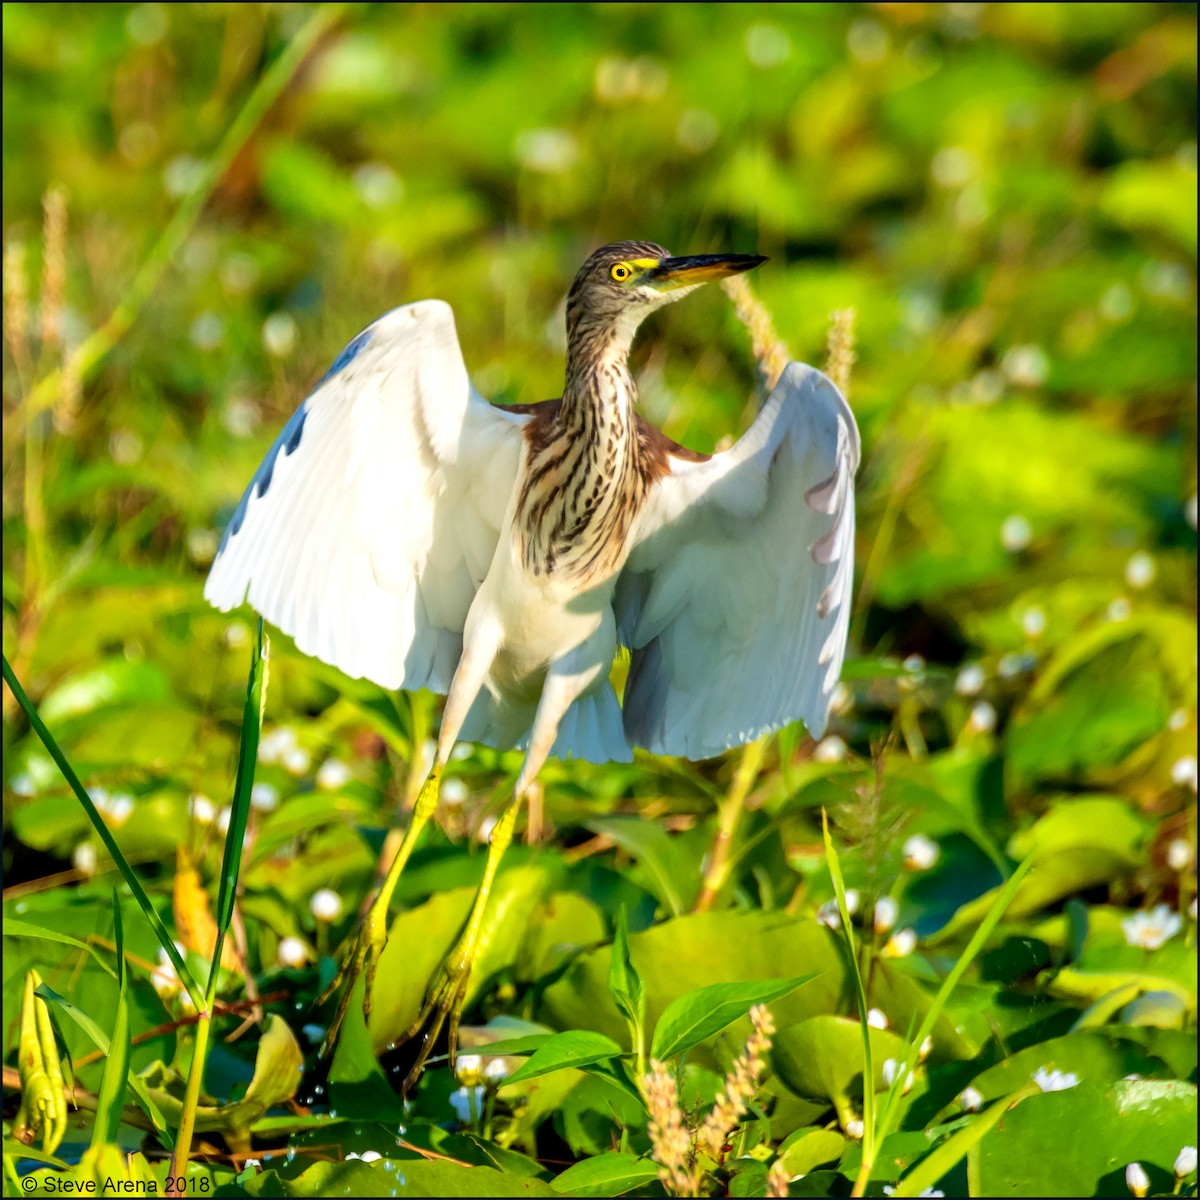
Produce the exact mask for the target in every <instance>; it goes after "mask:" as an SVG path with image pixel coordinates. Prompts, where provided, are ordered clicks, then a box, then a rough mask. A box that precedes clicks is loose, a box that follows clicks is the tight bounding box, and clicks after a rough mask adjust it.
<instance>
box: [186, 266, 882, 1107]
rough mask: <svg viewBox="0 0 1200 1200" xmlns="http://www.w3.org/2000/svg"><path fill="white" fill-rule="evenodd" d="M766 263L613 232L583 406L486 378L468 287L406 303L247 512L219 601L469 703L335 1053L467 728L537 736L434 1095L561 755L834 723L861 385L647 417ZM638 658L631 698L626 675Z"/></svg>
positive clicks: (384, 893) (812, 376)
mask: <svg viewBox="0 0 1200 1200" xmlns="http://www.w3.org/2000/svg"><path fill="white" fill-rule="evenodd" d="M764 261H765V260H764V259H763V258H762V257H760V256H757V255H745V254H702V255H696V256H691V257H683V258H675V257H672V256H671V255H670V254H669V253H668V252H667V251H666V250H664V249H663V248H662V247H661V246H658V245H654V244H653V243H648V242H618V243H615V244H613V245H608V246H604V247H602V248H601V249H599V250H597V251H596V252H595V253H594V254H593V255H592V256H591V257H590V258H589V259H588V260H587V261H586V262H585V263H584V264H583V266H582V267H581V268H580V270H579V273H578V274H577V275H576V276H575V280H574V282H573V283H572V285H571V289H570V292H569V294H568V296H567V304H566V323H567V364H566V381H565V383H564V386H563V393H562V397H561V399H558V400H548V401H545V402H544V403H540V404H528V405H507V406H502V405H493V404H490V403H488V402H487V401H486V400H484V399H483V398H482V397H481V396H480V395H479V394H478V393H477V392H476V391H475V390H474V389H473V387H472V386H471V382H470V380H469V379H468V377H467V370H466V366H465V365H464V362H463V356H462V351H461V350H460V348H459V344H458V339H457V336H456V333H455V327H454V318H453V315H452V313H451V310H450V307H449V305H447V304H445V303H443V302H442V301H440V300H423V301H420V302H418V303H415V304H408V305H405V306H403V307H401V308H397V309H394V310H393V311H391V312H389V313H388V314H387V315H385V316H383V317H380V318H379V320H377V321H375V323H374V324H372V325H370V326H368V327H367V328H366V329H365V330H363V332H362V333H360V334H359V335H358V336H357V337H356V338H355V339H354V340H353V341H352V342H350V344H349V345H348V346H347V347H346V348H345V350H343V351H342V353H341V354H340V355H339V356H338V358H337V359H336V361H335V362H334V363H333V365H332V367H331V368H330V369H329V371H328V372H327V374H326V375H325V376H324V378H323V379H322V380H321V381H320V382H319V383H318V384H317V386H316V388H315V389H314V390H313V392H312V393H311V394H310V395H309V396H308V398H307V399H306V400H305V401H304V403H303V404H301V406H300V408H299V409H298V410H297V411H296V413H295V415H294V416H293V417H292V418H291V420H290V421H288V423H287V425H286V426H285V427H284V429H283V431H282V433H280V435H279V437H278V439H277V440H276V442H275V444H274V445H273V446H272V447H271V449H270V451H269V452H268V454H267V456H266V458H265V459H264V461H263V463H262V465H261V466H260V467H259V469H258V471H257V472H256V474H255V476H254V478H253V479H252V480H251V482H250V485H249V487H248V488H247V489H246V493H245V495H244V496H243V497H242V500H241V503H240V504H239V505H238V507H237V509H236V511H235V513H234V515H233V518H232V520H231V521H230V523H229V527H228V529H227V530H226V532H225V536H224V540H223V542H222V544H221V548H220V551H219V553H218V554H217V557H216V560H215V562H214V563H213V567H212V571H211V574H210V575H209V577H208V581H207V584H206V586H205V590H204V594H205V596H206V597H207V599H208V600H209V601H210V602H211V603H212V604H214V605H215V606H216V607H217V608H219V609H222V610H229V609H231V608H233V607H235V606H236V605H239V604H241V603H242V602H243V601H244V600H248V601H249V603H250V605H251V606H252V607H253V608H255V609H257V610H258V612H260V613H261V614H262V615H263V616H264V617H265V618H266V619H267V620H269V621H270V622H272V623H273V624H275V625H277V626H278V627H279V628H280V629H282V630H283V631H284V632H286V633H288V634H290V635H291V636H292V637H293V638H294V639H295V642H296V645H297V646H298V647H299V648H300V649H301V650H302V651H304V652H306V653H308V654H312V655H315V656H316V657H317V658H319V659H322V660H323V661H324V662H327V663H331V664H332V665H334V666H336V667H338V668H340V669H341V670H342V671H344V672H345V673H346V674H347V675H349V676H352V677H354V678H360V677H365V678H366V679H370V680H373V681H374V682H375V683H377V684H380V685H381V686H383V687H385V688H408V689H417V688H428V689H430V690H431V691H433V692H437V693H440V694H442V695H444V696H445V697H446V702H445V708H444V711H443V715H442V723H441V729H440V733H439V736H438V740H437V751H436V756H435V760H434V763H433V766H432V769H431V770H430V772H429V777H428V779H427V780H426V782H425V783H424V785H423V787H422V788H421V790H420V793H419V795H418V796H417V799H416V802H415V805H414V807H413V810H412V814H411V819H410V821H409V824H408V827H407V830H406V832H405V834H404V837H403V840H402V842H401V844H400V848H399V850H398V851H397V853H396V856H395V859H394V860H393V861H392V863H391V866H390V868H389V870H388V872H387V875H386V877H385V879H384V881H383V883H382V885H381V886H380V888H379V891H378V892H377V894H376V895H375V897H374V899H373V901H372V902H371V905H370V907H369V908H368V910H367V912H366V914H365V916H364V918H363V920H362V922H361V924H360V926H359V928H358V930H357V932H356V934H355V936H354V939H353V941H352V943H351V944H350V946H349V948H348V951H347V953H346V955H345V957H344V959H343V963H342V967H341V970H340V971H339V974H338V977H337V979H335V980H334V983H333V985H331V988H330V990H329V992H327V996H328V995H331V994H332V992H333V990H334V989H336V988H338V987H341V988H342V991H341V995H340V997H339V1004H338V1008H337V1011H336V1013H335V1016H334V1019H333V1022H332V1023H331V1025H330V1029H329V1034H328V1037H327V1040H326V1048H328V1047H329V1046H330V1045H332V1042H333V1039H335V1038H336V1037H337V1034H338V1030H339V1029H340V1027H341V1024H342V1021H343V1018H344V1017H345V1015H346V1012H347V1010H348V1007H349V1004H350V1002H351V1001H350V996H351V992H352V987H353V984H354V982H355V980H356V979H357V977H358V976H359V975H360V974H362V973H364V972H365V975H366V980H365V983H366V987H365V991H364V997H365V998H364V1008H369V1005H370V1001H371V993H372V984H373V980H374V974H375V967H376V964H377V962H378V960H379V955H380V953H381V952H382V949H383V946H384V944H385V941H386V938H387V915H388V906H389V903H390V900H391V897H392V893H393V891H394V890H395V887H396V884H397V882H398V880H399V878H400V874H401V871H402V870H403V868H404V864H405V863H406V861H407V860H408V858H409V855H410V854H411V853H412V850H413V847H414V845H415V844H416V842H417V839H418V838H419V837H420V834H421V831H422V829H423V828H424V826H425V825H426V824H427V823H428V822H429V820H430V818H431V817H432V816H433V814H434V812H435V810H436V808H437V804H438V793H439V785H440V780H441V775H442V771H443V768H444V767H445V765H446V762H447V761H448V759H449V757H450V754H451V751H452V750H453V748H454V745H455V743H456V742H457V741H459V740H460V739H461V740H468V741H476V742H483V743H486V744H487V745H489V746H494V747H498V748H509V747H513V746H521V747H523V748H524V750H525V759H524V764H523V766H522V768H521V771H520V774H519V775H518V777H517V780H516V784H515V787H514V790H513V794H512V798H511V801H510V802H509V803H508V805H507V807H506V808H505V810H504V812H503V814H502V815H501V816H500V817H499V819H498V820H497V821H496V823H495V825H494V826H493V828H492V832H491V835H490V838H489V844H488V851H487V859H486V864H485V868H484V873H483V882H482V883H481V885H480V887H479V892H478V894H477V896H476V898H475V901H474V903H473V905H472V908H471V910H470V914H469V916H468V917H467V921H466V925H465V927H464V929H463V930H462V933H461V936H460V938H459V940H458V942H457V944H456V945H455V946H454V948H453V949H452V950H451V952H450V954H449V955H448V956H447V958H446V959H445V961H444V962H443V964H442V966H441V968H440V969H439V971H438V972H437V974H436V975H435V976H434V978H433V979H432V981H431V982H430V984H429V987H428V989H427V991H426V995H425V1001H424V1004H423V1007H422V1011H421V1013H420V1015H419V1017H418V1019H417V1021H416V1023H415V1024H414V1026H413V1028H412V1029H411V1030H409V1032H408V1035H407V1036H409V1037H413V1036H415V1035H416V1034H417V1033H420V1032H422V1031H424V1040H423V1043H422V1044H421V1047H420V1049H419V1053H418V1059H417V1063H416V1065H415V1066H414V1068H413V1071H412V1073H411V1074H410V1076H409V1078H408V1080H407V1081H406V1085H405V1086H406V1087H407V1086H408V1085H409V1084H411V1082H412V1081H413V1080H414V1079H415V1078H416V1077H417V1075H418V1074H419V1072H420V1070H421V1068H422V1067H423V1065H424V1062H425V1060H426V1058H427V1057H428V1054H429V1052H430V1050H431V1049H432V1046H433V1042H434V1039H435V1037H436V1036H437V1035H438V1034H439V1033H440V1031H441V1029H442V1028H443V1026H444V1025H445V1024H446V1022H447V1020H448V1021H449V1031H448V1032H449V1038H450V1053H451V1058H452V1060H453V1056H454V1053H455V1046H456V1042H457V1031H458V1021H459V1016H460V1013H461V1009H462V1006H463V1001H464V997H465V993H466V987H467V981H468V978H469V975H470V971H471V965H472V961H473V958H474V957H475V954H476V952H477V950H478V947H479V940H480V931H481V928H482V926H483V919H484V911H485V905H486V903H487V898H488V893H489V891H490V890H491V887H492V883H493V881H494V879H495V876H496V871H497V868H498V867H499V865H500V859H501V856H502V855H503V853H504V851H505V848H506V847H507V846H508V844H509V842H510V841H511V840H512V837H513V829H514V825H515V823H516V820H517V815H518V812H519V810H520V807H521V803H522V800H523V798H524V796H525V794H526V792H527V790H528V789H529V787H530V785H531V783H532V782H533V780H534V779H535V777H536V776H537V773H538V771H539V770H540V769H541V767H542V765H543V763H544V762H545V761H546V758H547V756H548V755H551V754H554V755H558V756H560V757H567V756H575V757H577V758H583V759H586V760H588V761H590V762H594V763H606V762H610V761H614V760H615V761H619V762H629V761H630V760H631V758H632V751H631V747H634V746H641V747H643V748H645V749H646V750H649V751H651V752H653V753H655V754H670V755H683V756H685V757H687V758H690V759H702V758H708V757H711V756H713V755H717V754H720V753H721V752H722V751H724V750H727V749H728V748H730V747H732V746H736V745H740V744H742V743H745V742H748V741H751V740H752V739H755V738H758V737H760V736H762V735H764V734H766V733H768V732H770V731H772V730H775V729H778V728H780V727H781V726H782V725H785V724H787V723H789V722H791V721H795V720H797V719H799V720H802V721H803V722H804V724H805V725H806V726H807V727H808V730H809V732H810V733H811V734H812V735H813V736H816V737H819V736H820V735H821V733H822V732H823V730H824V728H825V723H826V719H827V717H828V713H829V705H830V699H831V696H832V693H833V690H834V686H835V684H836V683H837V680H838V675H839V672H840V670H841V665H842V659H843V656H844V654H845V647H846V633H847V625H848V621H849V608H850V603H849V602H850V590H851V581H852V573H853V541H854V474H855V471H856V469H857V467H858V460H859V440H858V430H857V428H856V426H855V422H854V417H853V415H852V414H851V412H850V409H849V407H848V406H847V404H846V402H845V400H844V399H843V398H842V396H841V394H840V393H839V392H838V390H837V388H836V387H835V386H834V385H833V384H832V383H831V382H830V381H829V379H827V378H826V377H825V376H824V375H822V374H821V373H820V372H819V371H817V370H814V369H813V368H812V367H809V366H805V365H803V364H801V363H796V362H793V363H789V364H788V366H787V367H786V368H785V370H784V371H783V373H782V375H781V376H780V378H779V381H778V383H777V384H776V385H775V387H774V389H773V390H772V391H771V394H770V397H769V398H768V399H767V401H766V404H765V405H764V406H763V408H762V410H761V411H760V412H759V414H758V416H757V418H756V420H755V421H754V423H753V424H752V425H751V427H750V429H749V430H748V431H747V432H746V433H745V434H744V435H743V436H742V438H741V439H740V440H739V441H738V442H737V443H736V444H735V445H734V446H733V447H732V448H730V449H728V450H725V451H722V452H720V453H717V454H712V455H709V454H700V453H696V452H695V451H692V450H688V449H686V448H685V447H683V446H680V445H678V444H677V443H675V442H673V441H671V440H670V439H669V438H667V437H666V436H664V435H663V434H662V433H660V432H659V431H658V430H657V429H655V428H654V427H653V426H652V425H650V424H648V423H647V422H646V421H644V420H643V419H642V417H640V416H639V415H638V414H637V412H636V411H635V408H634V405H635V401H636V399H637V390H636V388H635V386H634V381H633V378H632V376H631V375H630V373H629V367H628V356H629V348H630V344H631V342H632V340H633V337H634V334H635V332H636V331H637V328H638V326H639V325H640V324H641V322H642V320H643V319H644V318H645V317H646V316H647V315H649V314H650V313H651V312H653V311H654V310H655V309H656V308H660V307H662V306H663V305H665V304H668V303H670V302H671V301H673V300H678V299H679V298H680V297H682V296H684V295H686V294H687V293H688V292H690V291H692V290H694V289H695V288H697V287H699V286H700V285H701V284H703V283H706V282H708V281H709V280H714V279H721V278H723V277H725V276H729V275H734V274H737V273H739V272H741V271H748V270H750V269H751V268H753V267H756V266H758V265H759V264H760V263H762V262H764ZM619 645H621V646H625V647H627V648H628V650H629V652H630V655H631V659H630V664H629V673H628V678H627V681H626V684H625V688H624V695H623V699H622V700H621V701H618V699H617V695H616V693H615V691H614V689H613V685H612V683H611V682H610V679H609V672H610V669H611V667H612V664H613V658H614V656H615V655H616V653H617V648H618V646H619Z"/></svg>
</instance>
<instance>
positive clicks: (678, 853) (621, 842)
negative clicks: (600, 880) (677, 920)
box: [588, 816, 696, 917]
mask: <svg viewBox="0 0 1200 1200" xmlns="http://www.w3.org/2000/svg"><path fill="white" fill-rule="evenodd" d="M588 828H589V829H590V830H592V831H593V832H594V833H602V834H606V835H607V836H608V837H610V838H612V840H613V841H614V842H616V843H617V845H618V846H620V847H621V849H622V850H625V851H627V852H628V853H629V854H632V855H633V857H634V858H636V859H637V861H638V862H639V863H640V864H641V865H642V866H643V867H644V868H645V869H646V872H647V874H648V875H649V877H650V880H651V883H652V884H653V887H654V890H655V892H656V893H657V895H658V898H659V899H660V900H661V901H662V902H663V904H665V905H666V906H667V908H669V909H670V910H671V912H672V914H673V915H675V916H677V917H678V916H681V915H682V914H683V913H684V912H685V911H686V909H687V900H686V899H685V898H684V893H683V891H682V890H681V888H680V885H679V881H680V880H681V879H687V878H695V876H696V872H695V870H694V869H692V864H690V863H688V862H687V861H685V860H686V855H684V853H683V852H682V849H681V847H680V846H679V845H678V843H677V842H676V841H673V840H672V838H671V837H670V835H669V834H668V833H667V831H666V830H665V829H663V827H662V826H661V825H656V824H655V823H654V822H652V821H643V820H642V819H641V818H640V817H632V816H616V817H597V818H596V819H595V820H592V821H589V822H588Z"/></svg>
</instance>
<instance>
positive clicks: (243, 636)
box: [222, 621, 250, 650]
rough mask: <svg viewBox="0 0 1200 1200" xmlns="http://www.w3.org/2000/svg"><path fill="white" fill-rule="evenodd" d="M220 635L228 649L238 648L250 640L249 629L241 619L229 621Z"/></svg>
mask: <svg viewBox="0 0 1200 1200" xmlns="http://www.w3.org/2000/svg"><path fill="white" fill-rule="evenodd" d="M222 636H223V637H224V640H225V645H226V646H228V647H229V648H230V650H240V649H241V648H242V647H243V646H245V645H246V644H247V643H248V642H249V641H250V630H248V629H247V628H246V627H245V625H243V624H242V623H241V621H230V622H229V624H228V625H226V626H225V633H224V634H223V635H222Z"/></svg>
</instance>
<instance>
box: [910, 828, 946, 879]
mask: <svg viewBox="0 0 1200 1200" xmlns="http://www.w3.org/2000/svg"><path fill="white" fill-rule="evenodd" d="M941 853H942V851H941V847H939V846H938V844H937V842H935V841H934V840H933V838H931V837H926V835H925V834H923V833H914V834H913V835H912V837H910V838H909V839H908V841H906V842H905V843H904V865H905V866H906V867H907V868H908V869H909V870H910V871H928V870H929V868H930V867H932V866H933V865H934V863H936V862H937V860H938V858H939V857H940V856H941Z"/></svg>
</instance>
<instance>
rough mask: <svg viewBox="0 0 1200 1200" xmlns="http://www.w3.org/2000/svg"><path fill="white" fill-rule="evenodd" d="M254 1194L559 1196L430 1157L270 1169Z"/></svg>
mask: <svg viewBox="0 0 1200 1200" xmlns="http://www.w3.org/2000/svg"><path fill="white" fill-rule="evenodd" d="M242 1186H243V1187H244V1188H245V1190H246V1193H247V1194H248V1195H251V1196H296V1197H302V1196H379V1195H391V1194H392V1193H393V1192H394V1193H395V1194H396V1195H398V1196H430V1197H435V1196H436V1197H439V1198H440V1197H445V1196H504V1197H509V1196H557V1195H558V1193H557V1192H555V1191H553V1190H552V1189H551V1188H550V1186H549V1184H546V1183H543V1182H542V1181H541V1180H540V1179H529V1178H525V1177H521V1176H516V1175H505V1174H503V1173H502V1172H500V1171H493V1170H492V1168H491V1167H464V1166H461V1165H459V1164H458V1163H453V1162H431V1161H428V1160H425V1159H404V1160H395V1161H392V1160H384V1161H381V1162H373V1163H364V1162H342V1163H329V1162H322V1163H317V1164H316V1165H315V1166H311V1167H309V1168H308V1169H307V1170H305V1171H302V1172H301V1173H300V1174H299V1175H296V1176H294V1177H292V1178H283V1177H281V1176H280V1175H278V1174H277V1173H276V1172H275V1171H264V1172H263V1173H262V1174H261V1175H256V1176H254V1178H253V1179H249V1180H247V1181H246V1182H245V1183H244V1184H243V1185H242Z"/></svg>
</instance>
